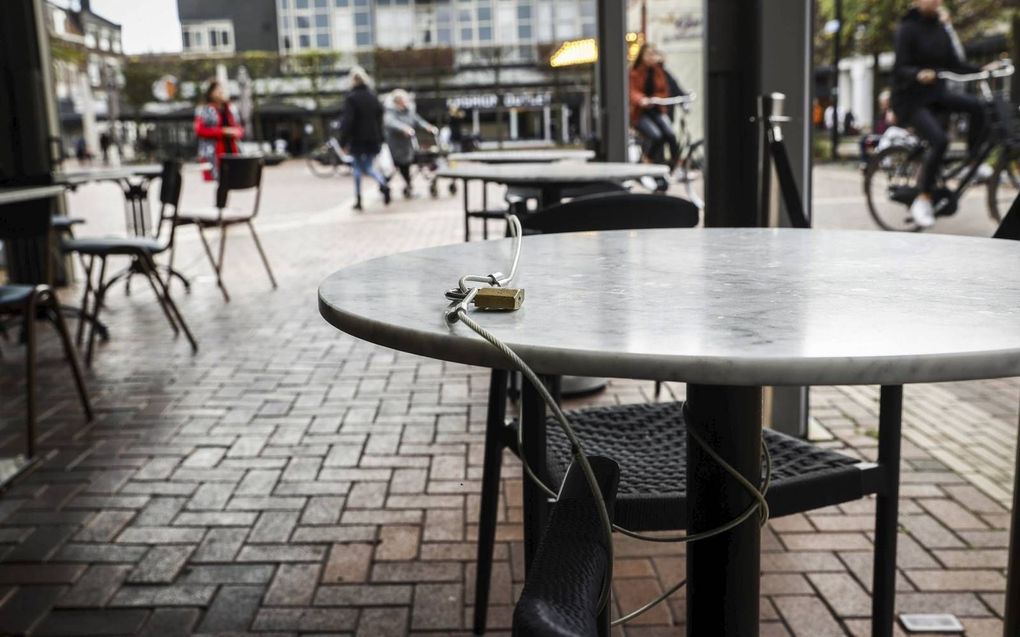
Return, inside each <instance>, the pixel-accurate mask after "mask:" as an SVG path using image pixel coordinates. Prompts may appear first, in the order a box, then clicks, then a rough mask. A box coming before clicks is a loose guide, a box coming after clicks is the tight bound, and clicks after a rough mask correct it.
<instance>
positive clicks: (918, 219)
mask: <svg viewBox="0 0 1020 637" xmlns="http://www.w3.org/2000/svg"><path fill="white" fill-rule="evenodd" d="M910 217H911V219H913V220H914V223H916V224H917V225H918V226H919V227H921V228H930V227H932V226H933V225H935V209H934V208H932V206H931V199H929V198H927V197H916V198H915V199H914V203H912V204H910Z"/></svg>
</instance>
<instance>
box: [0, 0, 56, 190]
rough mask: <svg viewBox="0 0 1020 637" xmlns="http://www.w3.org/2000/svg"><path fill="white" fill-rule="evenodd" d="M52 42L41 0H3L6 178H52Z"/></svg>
mask: <svg viewBox="0 0 1020 637" xmlns="http://www.w3.org/2000/svg"><path fill="white" fill-rule="evenodd" d="M48 46H49V42H48V40H47V35H46V27H45V24H44V23H43V9H42V5H41V2H39V0H4V1H3V2H0V183H7V184H21V185H25V184H29V185H34V184H45V183H49V182H50V179H51V178H50V170H51V169H52V166H51V153H52V150H51V148H52V145H51V140H52V139H53V138H55V136H56V133H55V132H53V133H51V131H55V130H56V122H55V119H56V114H55V109H54V107H53V100H52V96H51V94H50V81H51V80H50V77H51V71H50V61H49V53H48V51H49V49H48ZM53 150H55V149H53Z"/></svg>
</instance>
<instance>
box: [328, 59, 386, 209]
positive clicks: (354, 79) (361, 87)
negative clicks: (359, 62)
mask: <svg viewBox="0 0 1020 637" xmlns="http://www.w3.org/2000/svg"><path fill="white" fill-rule="evenodd" d="M350 75H351V90H350V92H349V93H347V98H346V99H345V100H344V108H343V114H342V115H341V116H340V147H341V148H342V149H343V151H344V152H345V153H347V154H348V155H350V156H351V157H353V159H354V166H353V167H354V197H355V199H354V209H355V210H362V205H361V176H362V175H363V174H364V175H368V176H369V177H371V178H372V179H374V180H375V181H376V183H378V184H379V190H380V191H381V192H382V196H383V202H384V203H386V204H387V205H388V204H389V203H390V187H389V185H388V184H387V183H386V179H385V178H384V177H383V176H382V175H380V174H379V171H377V170H376V169H375V167H374V166H373V165H372V164H373V162H374V161H375V158H376V156H377V155H378V154H379V151H381V150H382V144H383V107H382V104H380V103H379V98H378V97H376V95H375V93H374V92H373V91H372V89H371V87H370V86H369V84H370V79H369V77H368V73H366V72H365V69H363V68H361V67H354V68H353V69H351V74H350Z"/></svg>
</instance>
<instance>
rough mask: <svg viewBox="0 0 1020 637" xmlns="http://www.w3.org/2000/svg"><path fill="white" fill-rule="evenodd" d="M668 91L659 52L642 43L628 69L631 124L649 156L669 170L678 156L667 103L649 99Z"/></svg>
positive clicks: (678, 149) (678, 145) (674, 164)
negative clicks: (664, 156) (665, 157)
mask: <svg viewBox="0 0 1020 637" xmlns="http://www.w3.org/2000/svg"><path fill="white" fill-rule="evenodd" d="M670 93H671V91H670V86H669V79H668V77H667V75H666V71H665V69H664V68H663V67H662V55H661V54H660V53H659V51H658V50H657V49H656V48H655V47H654V46H653V45H651V44H648V43H645V44H643V45H641V50H640V51H638V55H637V58H635V60H634V66H633V67H632V68H631V70H630V124H631V126H633V127H634V129H635V130H636V131H637V132H638V134H640V135H641V136H642V137H643V138H644V139H645V141H646V143H647V146H646V148H645V154H646V155H647V156H648V158H649V159H651V160H652V161H660V162H663V163H665V164H666V165H667V166H669V168H670V171H672V170H673V169H674V168H676V165H677V162H678V161H679V160H680V143H679V142H678V141H677V138H676V132H675V131H674V130H673V122H671V121H670V119H669V117H667V116H666V112H667V109H666V107H665V106H661V105H656V104H652V103H651V98H656V97H658V98H666V97H670V96H671V95H670ZM667 146H668V147H669V161H664V160H663V159H662V151H663V149H664V148H665V147H667Z"/></svg>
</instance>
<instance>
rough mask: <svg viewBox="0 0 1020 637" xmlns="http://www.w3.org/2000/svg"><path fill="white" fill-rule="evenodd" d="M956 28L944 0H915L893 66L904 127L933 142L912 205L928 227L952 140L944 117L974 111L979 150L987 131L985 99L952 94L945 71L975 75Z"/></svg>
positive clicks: (973, 143)
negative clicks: (940, 117)
mask: <svg viewBox="0 0 1020 637" xmlns="http://www.w3.org/2000/svg"><path fill="white" fill-rule="evenodd" d="M979 70H980V68H979V67H977V66H974V65H972V64H968V63H967V61H966V59H965V58H964V51H963V47H962V46H961V45H960V40H959V38H957V36H956V32H955V31H954V30H953V26H952V23H951V22H950V19H949V13H948V12H947V11H946V10H945V9H944V8H943V7H942V0H914V6H913V7H912V8H911V9H910V11H908V12H907V14H906V15H905V16H903V18H902V20H901V21H900V25H899V28H898V29H897V31H896V62H895V63H894V65H893V82H894V83H893V91H892V109H893V112H894V113H895V114H896V119H897V121H898V122H900V124H901V125H903V126H912V127H913V128H914V132H915V133H916V134H917V135H918V136H919V137H921V138H922V139H924V140H925V141H927V142H928V152H927V155H926V156H925V160H924V165H923V167H922V173H921V177H920V183H919V184H918V189H919V191H920V192H919V194H918V195H917V197H916V198H915V199H914V202H913V203H912V204H911V206H910V216H911V217H912V218H913V220H914V222H915V223H916V224H917V225H918V226H920V227H922V228H927V227H930V226H931V225H932V224H934V223H935V210H934V208H933V205H932V195H933V194H934V191H935V184H936V181H937V179H938V175H939V168H940V166H941V164H942V158H943V156H944V155H945V153H946V149H947V148H948V147H949V138H948V136H947V133H946V131H945V130H944V127H943V125H942V123H940V121H939V118H938V115H939V114H945V113H966V114H967V115H969V126H968V135H967V142H968V149H969V151H970V153H971V154H974V153H976V152H978V150H979V148H980V146H981V143H982V142H983V141H984V136H985V130H986V115H985V105H984V104H983V103H982V102H981V100H979V99H977V98H974V97H971V96H969V95H963V94H960V93H953V92H950V91H949V90H948V89H947V87H946V85H945V81H944V80H941V79H939V77H938V73H939V72H940V71H952V72H955V73H975V72H977V71H979Z"/></svg>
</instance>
